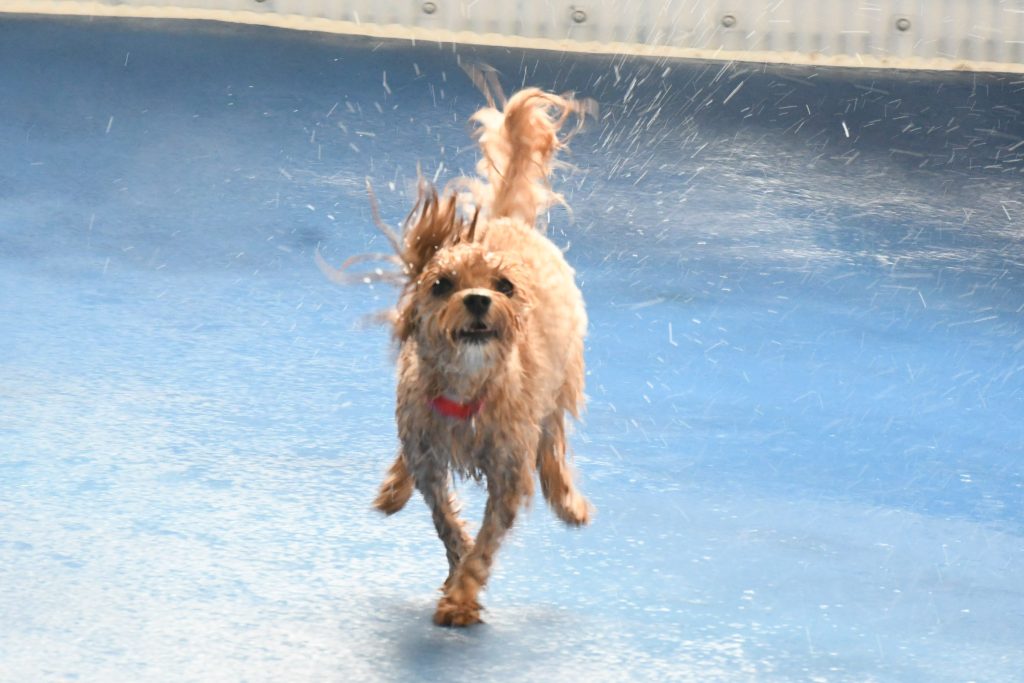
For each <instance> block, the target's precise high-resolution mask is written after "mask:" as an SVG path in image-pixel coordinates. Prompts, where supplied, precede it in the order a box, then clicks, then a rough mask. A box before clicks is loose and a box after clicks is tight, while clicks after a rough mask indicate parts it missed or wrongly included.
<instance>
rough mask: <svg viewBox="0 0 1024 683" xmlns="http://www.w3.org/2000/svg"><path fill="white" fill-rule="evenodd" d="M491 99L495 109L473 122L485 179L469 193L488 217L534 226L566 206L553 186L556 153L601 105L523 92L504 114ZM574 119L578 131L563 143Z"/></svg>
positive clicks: (534, 90)
mask: <svg viewBox="0 0 1024 683" xmlns="http://www.w3.org/2000/svg"><path fill="white" fill-rule="evenodd" d="M485 94H486V93H485ZM503 99H504V98H503V97H500V98H499V100H503ZM488 100H490V101H491V103H492V104H491V106H489V107H485V108H484V109H481V110H479V111H478V112H476V113H475V114H473V117H472V120H473V121H475V122H476V123H477V125H478V127H477V130H476V138H477V141H478V143H479V145H480V151H481V152H482V153H483V157H482V158H481V159H480V161H479V162H478V163H477V168H476V170H477V174H478V175H479V176H480V179H477V180H475V181H471V182H470V183H469V189H470V191H471V192H472V195H473V199H474V201H475V203H476V205H477V206H478V207H479V208H481V209H482V211H483V213H484V215H485V216H488V217H492V218H501V217H512V218H519V219H521V220H523V221H525V222H527V223H529V224H531V225H533V224H535V223H536V221H537V217H538V215H540V214H541V213H542V212H543V211H546V210H547V209H548V208H549V207H551V206H552V205H553V204H556V203H562V204H564V203H565V201H564V199H563V197H562V195H561V194H559V193H557V192H555V191H554V190H552V189H551V184H550V182H549V178H550V176H551V172H552V171H553V170H554V168H555V167H556V165H557V164H558V162H557V160H556V154H557V152H558V151H559V150H561V149H563V148H565V146H566V143H567V142H568V140H569V138H571V137H572V135H573V134H574V133H575V132H577V131H578V130H579V129H580V128H581V127H582V125H583V120H584V117H585V116H586V115H587V114H594V115H596V111H597V110H596V107H597V104H596V103H595V102H594V101H593V100H577V99H574V98H572V97H570V96H565V97H562V96H559V95H554V94H552V93H547V92H544V91H542V90H539V89H538V88H526V89H525V90H520V91H519V92H517V93H516V94H515V95H513V96H512V98H511V99H510V100H508V102H505V103H504V107H503V108H502V109H501V110H499V109H498V108H497V107H496V106H494V104H493V100H492V98H491V97H488ZM574 114H575V115H576V117H577V124H576V127H575V129H574V130H573V131H571V132H570V133H569V135H567V136H565V137H562V138H560V137H559V135H558V134H559V132H560V131H561V129H562V127H563V126H564V125H565V123H566V122H567V121H568V120H569V118H570V117H571V116H572V115H574ZM484 179H485V180H484Z"/></svg>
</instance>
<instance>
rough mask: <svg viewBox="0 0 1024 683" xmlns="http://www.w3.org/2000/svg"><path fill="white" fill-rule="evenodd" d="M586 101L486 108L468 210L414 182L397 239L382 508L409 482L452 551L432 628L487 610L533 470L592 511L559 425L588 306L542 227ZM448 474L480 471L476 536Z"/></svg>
mask: <svg viewBox="0 0 1024 683" xmlns="http://www.w3.org/2000/svg"><path fill="white" fill-rule="evenodd" d="M587 108H588V105H587V104H586V103H584V102H579V101H576V100H573V99H571V98H565V97H559V96H557V95H552V94H550V93H545V92H542V91H540V90H537V89H534V88H531V89H527V90H523V91H521V92H519V93H516V94H515V95H514V96H513V97H512V98H511V99H510V100H508V102H507V103H506V104H505V106H504V109H503V110H501V111H499V110H498V109H496V108H494V107H488V108H485V109H481V110H480V111H478V112H477V113H476V114H475V115H474V117H473V120H474V121H476V122H477V124H478V125H479V128H478V130H477V134H476V135H477V139H478V142H479V145H480V148H481V151H482V153H483V157H482V159H481V160H480V163H479V164H478V167H477V169H478V172H479V173H480V175H481V177H480V178H478V179H475V180H473V181H469V182H467V183H465V185H467V186H468V187H469V189H470V192H471V193H472V198H473V204H474V205H475V211H474V213H473V214H472V218H467V217H466V216H465V215H464V214H462V213H460V209H459V206H458V205H459V200H458V199H457V197H456V194H455V193H448V194H447V195H445V196H443V197H439V196H438V194H437V192H436V191H435V190H433V189H432V188H430V187H429V186H426V185H421V188H420V196H419V199H418V201H417V203H416V205H415V207H414V209H413V212H412V213H411V214H410V217H409V218H408V219H407V221H406V225H405V230H404V233H403V235H402V237H401V243H400V245H398V246H399V251H400V253H399V260H400V262H401V267H402V273H403V276H404V280H405V283H404V286H403V289H402V293H401V296H400V299H399V304H398V308H397V311H396V315H395V318H394V335H395V338H396V340H397V342H398V344H399V352H398V391H397V405H396V420H397V423H398V435H399V439H400V441H401V451H400V453H399V455H398V457H397V458H396V459H395V461H394V462H393V463H392V464H391V466H390V469H389V470H388V473H387V477H386V479H385V481H384V483H383V484H382V485H381V488H380V492H379V494H378V496H377V499H376V501H375V503H374V505H375V506H376V508H377V509H379V510H381V511H382V512H384V513H386V514H393V513H395V512H397V511H398V510H400V509H401V508H402V507H403V506H404V505H405V503H406V502H407V501H408V500H409V498H410V496H411V495H412V492H413V489H414V488H415V489H417V490H419V491H420V493H421V494H422V495H423V498H424V500H425V501H426V503H427V505H428V506H429V507H430V509H431V513H432V517H433V521H434V525H435V527H436V529H437V533H438V536H439V537H440V538H441V540H442V542H443V543H444V546H445V550H446V552H447V557H448V563H449V573H448V578H447V580H446V581H445V584H444V588H443V593H444V595H443V597H442V598H441V600H440V602H439V604H438V606H437V611H436V612H435V614H434V622H435V623H437V624H439V625H446V626H465V625H469V624H473V623H476V622H478V621H480V609H481V607H480V604H479V601H478V597H479V592H480V590H481V589H482V588H483V586H484V584H485V583H486V581H487V578H488V575H489V573H490V568H491V564H492V562H493V560H494V556H495V553H496V552H497V550H498V547H499V544H500V543H501V540H502V537H503V536H504V535H505V533H506V532H507V531H508V530H509V529H510V528H511V527H512V524H513V522H514V520H515V517H516V514H517V512H518V510H519V508H520V507H521V506H522V505H523V504H524V503H525V502H527V501H528V500H529V499H530V496H531V495H532V493H533V481H534V473H535V472H536V473H537V474H538V475H539V478H540V482H541V491H542V492H543V495H544V497H545V498H546V499H547V501H548V503H549V504H550V506H551V508H552V510H553V511H554V513H555V514H556V515H557V516H558V517H559V518H560V519H561V520H562V521H564V522H565V523H566V524H569V525H574V526H578V525H582V524H586V523H587V522H588V521H589V519H590V516H591V514H592V508H591V507H590V505H589V503H588V502H587V501H586V499H585V498H584V497H583V496H582V495H581V494H580V493H579V491H578V490H577V488H576V486H575V484H574V482H573V475H572V470H571V468H570V466H569V463H568V461H567V458H566V450H567V449H566V436H565V435H566V425H565V415H566V413H569V414H570V415H573V416H578V415H579V411H580V409H581V407H582V404H583V379H584V366H583V338H584V335H585V333H586V326H587V319H586V313H585V309H584V304H583V298H582V295H581V294H580V291H579V289H578V288H577V287H576V284H575V282H574V273H573V270H572V269H571V268H570V267H569V265H568V264H567V263H566V262H565V259H564V258H563V255H562V253H561V251H560V250H559V249H558V248H557V247H556V246H555V245H554V244H553V243H552V242H551V241H550V240H548V239H547V238H546V237H544V235H543V234H541V232H540V230H539V229H538V228H537V227H536V223H537V217H538V214H539V213H540V212H542V211H544V210H546V209H547V208H548V207H549V206H550V205H551V204H552V203H554V202H556V201H560V200H561V197H560V196H559V195H557V194H556V193H554V192H553V191H552V190H551V188H550V185H549V177H550V174H551V171H552V168H553V164H554V163H555V154H556V152H557V151H558V150H560V149H561V148H562V147H563V146H564V140H563V139H560V138H559V136H558V133H559V130H560V129H561V127H562V126H563V125H564V123H565V122H566V121H567V119H568V118H569V116H570V115H571V114H573V113H577V114H582V113H584V112H585V111H587ZM581 118H582V117H581ZM439 397H443V398H444V400H445V401H447V402H455V403H457V404H460V405H472V406H474V410H473V411H472V416H471V417H469V418H468V419H460V418H458V417H452V416H451V415H447V414H444V413H442V412H439V410H438V409H437V407H436V405H437V404H436V401H437V400H439ZM452 473H456V474H459V475H462V476H469V477H474V478H477V479H483V480H486V485H487V493H488V498H487V504H486V508H485V511H484V517H483V521H482V524H481V527H480V530H479V533H478V534H477V536H476V538H475V539H472V538H470V536H469V534H468V533H467V532H466V529H465V525H464V523H463V522H462V520H461V519H460V518H459V515H458V509H459V506H458V501H457V500H456V499H455V497H454V495H453V493H452V491H451V490H450V478H451V474H452Z"/></svg>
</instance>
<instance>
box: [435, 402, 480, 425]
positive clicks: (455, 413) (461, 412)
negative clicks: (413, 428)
mask: <svg viewBox="0 0 1024 683" xmlns="http://www.w3.org/2000/svg"><path fill="white" fill-rule="evenodd" d="M430 407H431V408H433V409H434V410H436V411H437V412H438V413H440V414H442V415H444V416H445V417H454V418H456V419H458V420H468V419H469V418H471V417H473V416H475V415H476V414H477V413H479V412H480V411H481V410H482V409H483V407H484V402H483V401H470V402H469V403H458V402H456V401H453V400H451V399H450V398H445V397H444V396H438V397H437V398H434V399H431V401H430Z"/></svg>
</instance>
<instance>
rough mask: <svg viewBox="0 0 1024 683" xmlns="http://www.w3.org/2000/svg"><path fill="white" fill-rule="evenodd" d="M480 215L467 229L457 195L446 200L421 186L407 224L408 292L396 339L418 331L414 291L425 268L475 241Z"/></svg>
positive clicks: (404, 246) (400, 307) (404, 247)
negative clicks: (439, 254) (437, 257)
mask: <svg viewBox="0 0 1024 683" xmlns="http://www.w3.org/2000/svg"><path fill="white" fill-rule="evenodd" d="M478 216H479V211H477V213H476V214H474V216H473V220H472V222H471V223H470V224H469V226H468V230H467V229H466V228H467V226H466V222H465V221H464V220H463V219H462V218H461V216H460V215H459V213H458V207H457V203H456V198H455V195H454V194H449V195H447V196H445V197H443V198H439V197H438V196H437V190H436V189H435V188H434V187H433V186H431V185H429V184H427V183H421V184H420V188H419V198H418V199H417V200H416V204H415V206H413V209H412V212H411V213H410V214H409V217H408V218H407V219H406V221H405V230H404V233H403V235H404V237H403V240H402V253H401V258H402V266H403V271H404V274H405V277H406V285H405V291H404V292H403V293H402V297H401V299H400V301H399V305H398V314H397V316H396V318H395V337H396V338H397V339H398V340H399V341H405V340H406V339H408V338H409V337H410V336H411V335H412V334H413V332H414V331H415V311H414V306H413V296H412V293H413V289H414V288H415V287H416V286H417V285H418V284H419V280H420V277H421V276H422V274H423V270H424V268H426V267H427V264H428V263H430V261H431V259H433V258H434V255H435V254H437V252H438V251H440V250H441V249H444V248H446V247H449V246H452V245H454V244H458V243H459V242H460V241H462V240H463V239H465V240H467V241H473V239H474V236H475V232H476V222H477V217H478Z"/></svg>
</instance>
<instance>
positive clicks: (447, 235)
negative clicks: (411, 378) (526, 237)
mask: <svg viewBox="0 0 1024 683" xmlns="http://www.w3.org/2000/svg"><path fill="white" fill-rule="evenodd" d="M413 215H414V216H415V218H414V219H413V220H411V221H410V222H409V227H408V228H407V230H406V233H405V240H404V253H403V261H404V266H405V271H406V276H407V278H408V280H407V284H406V287H405V291H404V292H403V295H402V298H401V301H400V304H399V310H398V318H397V321H396V327H395V334H396V337H397V338H398V339H399V341H401V342H405V341H407V340H409V339H415V340H416V343H417V345H418V347H419V350H420V354H421V356H425V357H427V358H428V359H430V361H431V362H432V364H434V365H435V366H436V367H438V368H440V369H444V370H445V371H447V372H455V373H459V374H464V375H475V376H480V375H486V374H490V372H492V371H493V370H495V369H496V368H498V367H499V366H500V365H501V364H503V363H504V361H505V359H506V358H507V357H508V355H509V353H510V351H511V349H512V348H513V346H514V345H515V344H516V341H517V338H518V336H519V334H520V332H521V329H522V323H523V320H524V318H525V316H526V315H527V314H528V312H529V308H530V303H529V302H530V296H529V286H530V283H529V282H527V281H526V279H525V277H524V270H525V269H524V266H523V264H522V262H521V260H520V259H519V257H518V256H517V255H516V254H512V253H500V252H493V251H490V250H489V249H488V248H487V247H485V246H484V245H483V244H481V243H480V242H479V241H478V239H477V237H478V235H477V230H478V226H477V224H476V219H475V218H474V220H473V221H465V220H462V219H461V218H459V217H458V215H457V212H456V209H455V198H454V196H449V197H448V198H446V199H443V200H438V198H437V195H436V193H434V192H433V191H432V190H431V191H429V192H427V193H425V195H424V196H422V197H421V201H420V202H419V203H418V204H417V210H415V211H414V214H413ZM481 230H482V228H481Z"/></svg>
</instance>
